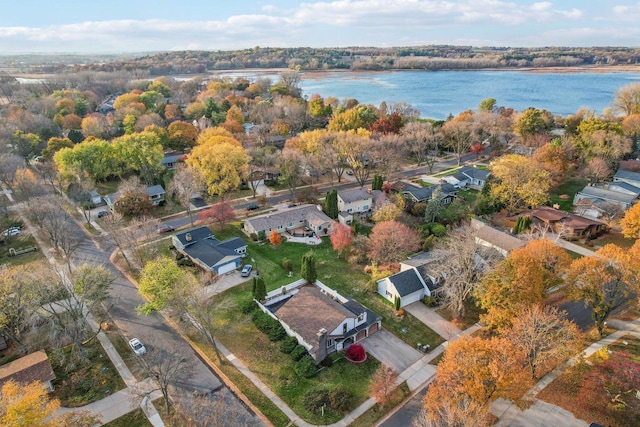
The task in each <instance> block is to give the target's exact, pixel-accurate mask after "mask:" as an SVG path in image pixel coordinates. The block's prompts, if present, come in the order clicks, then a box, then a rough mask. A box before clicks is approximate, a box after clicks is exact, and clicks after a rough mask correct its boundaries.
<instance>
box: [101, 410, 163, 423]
mask: <svg viewBox="0 0 640 427" xmlns="http://www.w3.org/2000/svg"><path fill="white" fill-rule="evenodd" d="M103 425H104V427H151V426H152V425H153V424H151V423H150V422H149V420H148V419H147V417H146V416H145V415H144V412H142V409H140V408H138V409H136V410H135V411H133V412H129V413H128V414H126V415H123V416H121V417H120V418H116V419H115V420H113V421H109V422H108V423H106V424H103Z"/></svg>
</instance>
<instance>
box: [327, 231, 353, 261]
mask: <svg viewBox="0 0 640 427" xmlns="http://www.w3.org/2000/svg"><path fill="white" fill-rule="evenodd" d="M352 236H353V230H351V227H349V226H346V225H344V224H336V226H335V227H333V233H331V236H330V237H329V238H330V239H331V245H332V246H333V250H334V251H338V257H340V256H341V255H342V251H343V250H344V249H345V248H346V247H347V246H349V245H350V244H351V237H352Z"/></svg>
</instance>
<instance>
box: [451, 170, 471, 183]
mask: <svg viewBox="0 0 640 427" xmlns="http://www.w3.org/2000/svg"><path fill="white" fill-rule="evenodd" d="M451 176H452V177H454V178H455V179H457V180H458V181H466V180H467V179H469V177H468V176H467V175H465V174H463V173H462V172H457V173H454V174H453V175H451Z"/></svg>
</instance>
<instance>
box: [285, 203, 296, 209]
mask: <svg viewBox="0 0 640 427" xmlns="http://www.w3.org/2000/svg"><path fill="white" fill-rule="evenodd" d="M296 206H298V204H297V203H289V205H287V207H288V208H295V207H296Z"/></svg>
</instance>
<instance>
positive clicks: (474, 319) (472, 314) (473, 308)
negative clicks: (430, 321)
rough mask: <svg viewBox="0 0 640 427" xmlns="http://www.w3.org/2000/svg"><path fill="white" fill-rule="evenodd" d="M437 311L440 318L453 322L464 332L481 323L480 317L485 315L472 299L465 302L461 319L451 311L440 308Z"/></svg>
mask: <svg viewBox="0 0 640 427" xmlns="http://www.w3.org/2000/svg"><path fill="white" fill-rule="evenodd" d="M436 311H437V313H438V314H439V315H440V316H442V317H444V318H445V319H447V320H448V321H450V322H453V323H454V324H455V325H456V326H457V327H458V328H460V329H461V330H463V331H464V330H465V329H467V328H468V327H470V326H473V325H475V324H476V323H478V322H479V321H480V315H481V314H482V313H483V310H482V309H481V308H480V307H478V306H477V305H476V304H475V302H474V301H472V300H471V299H468V300H467V301H465V303H464V315H463V316H462V318H461V319H455V318H454V313H453V312H452V311H451V310H449V309H444V308H439V309H438V310H436ZM432 348H433V347H432Z"/></svg>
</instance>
